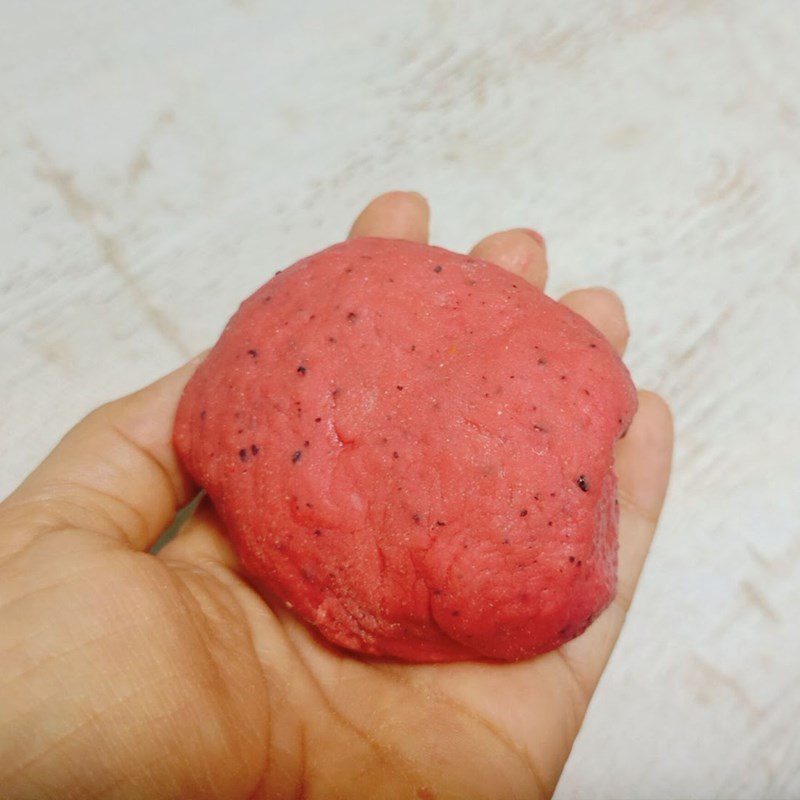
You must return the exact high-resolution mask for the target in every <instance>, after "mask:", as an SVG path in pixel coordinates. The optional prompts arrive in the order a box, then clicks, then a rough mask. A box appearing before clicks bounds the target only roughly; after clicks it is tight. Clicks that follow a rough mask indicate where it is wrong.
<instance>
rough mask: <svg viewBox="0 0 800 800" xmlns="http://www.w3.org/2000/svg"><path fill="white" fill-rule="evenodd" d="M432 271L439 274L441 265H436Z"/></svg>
mask: <svg viewBox="0 0 800 800" xmlns="http://www.w3.org/2000/svg"><path fill="white" fill-rule="evenodd" d="M433 271H434V272H441V271H442V265H441V264H437V265H436V266H435V267H434V268H433Z"/></svg>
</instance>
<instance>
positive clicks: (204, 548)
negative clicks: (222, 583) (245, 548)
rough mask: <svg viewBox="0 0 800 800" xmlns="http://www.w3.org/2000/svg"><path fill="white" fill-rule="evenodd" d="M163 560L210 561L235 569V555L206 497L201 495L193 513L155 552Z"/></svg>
mask: <svg viewBox="0 0 800 800" xmlns="http://www.w3.org/2000/svg"><path fill="white" fill-rule="evenodd" d="M158 556H159V558H163V559H165V560H166V561H182V562H184V563H189V564H198V563H203V562H209V561H210V562H214V563H216V564H222V565H223V566H225V567H228V568H229V569H237V568H238V566H239V559H238V558H237V557H236V553H235V552H234V550H233V546H232V545H231V543H230V541H229V540H228V539H227V538H226V537H225V535H224V533H223V527H222V523H221V522H220V520H219V517H218V516H217V513H216V511H215V510H214V506H213V505H212V504H211V501H210V500H209V499H208V497H204V498H203V500H202V501H201V502H200V505H199V506H198V507H197V509H196V510H195V512H194V514H192V516H191V517H190V518H189V519H188V520H187V521H186V523H185V524H184V525H183V527H181V529H180V530H179V531H178V532H177V534H176V535H175V537H174V538H173V539H172V540H171V541H170V542H168V543H167V544H166V545H164V547H163V548H162V549H161V550H160V551H159V553H158Z"/></svg>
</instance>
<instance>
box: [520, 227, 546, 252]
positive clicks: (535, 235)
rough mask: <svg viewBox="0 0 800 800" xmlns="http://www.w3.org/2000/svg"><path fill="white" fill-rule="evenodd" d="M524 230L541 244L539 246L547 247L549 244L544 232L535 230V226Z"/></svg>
mask: <svg viewBox="0 0 800 800" xmlns="http://www.w3.org/2000/svg"><path fill="white" fill-rule="evenodd" d="M522 230H523V231H525V233H527V234H528V236H530V237H531V238H532V239H534V240H535V241H536V243H537V244H538V245H539V247H541V248H545V247H547V245H546V244H545V242H544V236H542V234H541V233H539V231H535V230H533V228H523V229H522Z"/></svg>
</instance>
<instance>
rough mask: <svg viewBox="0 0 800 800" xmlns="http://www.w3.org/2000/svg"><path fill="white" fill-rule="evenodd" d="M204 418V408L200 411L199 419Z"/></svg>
mask: <svg viewBox="0 0 800 800" xmlns="http://www.w3.org/2000/svg"><path fill="white" fill-rule="evenodd" d="M205 418H206V410H205V409H203V410H202V411H201V412H200V419H205Z"/></svg>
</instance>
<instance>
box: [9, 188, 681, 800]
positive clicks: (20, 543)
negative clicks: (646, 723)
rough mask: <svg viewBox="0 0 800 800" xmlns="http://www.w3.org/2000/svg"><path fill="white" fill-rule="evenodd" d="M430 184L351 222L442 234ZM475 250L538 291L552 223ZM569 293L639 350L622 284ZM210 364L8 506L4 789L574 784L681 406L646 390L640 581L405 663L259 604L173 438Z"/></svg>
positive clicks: (637, 464)
mask: <svg viewBox="0 0 800 800" xmlns="http://www.w3.org/2000/svg"><path fill="white" fill-rule="evenodd" d="M427 228H428V209H427V205H426V203H425V201H424V200H423V199H422V198H421V197H420V196H419V195H416V194H410V193H397V192H395V193H390V194H388V195H383V196H381V197H379V198H377V199H376V200H374V201H373V202H372V203H370V205H369V206H368V207H367V208H366V209H365V210H364V211H363V212H362V214H361V215H360V216H359V217H358V219H357V220H356V223H355V225H354V226H353V230H352V232H351V235H353V236H364V235H370V236H386V237H394V238H407V239H410V240H413V241H422V242H424V241H427ZM472 252H473V254H474V255H476V256H478V257H480V258H484V259H486V260H489V261H493V262H495V263H498V264H500V265H501V266H503V267H505V268H506V269H509V270H511V271H514V272H516V273H517V274H519V275H520V276H521V277H524V278H526V279H527V280H530V281H531V282H532V283H534V284H536V285H537V286H539V287H543V286H544V282H545V277H546V272H547V266H546V258H545V252H544V248H543V246H542V243H541V242H540V240H538V239H537V237H536V236H535V235H533V234H532V232H530V231H526V230H522V229H516V230H512V231H505V232H502V233H498V234H493V235H491V236H489V237H487V238H485V239H483V240H481V241H480V242H479V243H478V244H477V245H476V247H475V248H474V249H473V251H472ZM562 302H563V303H565V304H566V305H568V306H569V307H570V308H571V309H573V310H574V311H576V312H577V313H579V314H582V315H583V316H584V317H586V318H587V319H588V320H589V321H590V322H591V323H592V324H593V325H595V327H597V328H598V329H599V330H600V331H601V332H602V333H603V334H604V335H605V336H606V338H607V339H608V340H609V341H610V342H611V343H612V344H613V345H614V346H615V347H616V349H617V350H618V351H619V352H622V350H623V349H624V346H625V342H626V339H627V326H626V323H625V317H624V312H623V310H622V306H621V304H620V302H619V300H618V299H617V298H616V296H615V295H613V294H612V293H610V292H608V291H606V290H600V289H588V290H581V291H577V292H572V293H570V294H569V295H567V296H566V297H564V298H562ZM197 363H198V361H197V360H195V361H194V362H192V363H190V364H188V365H186V366H185V367H183V368H181V369H179V370H178V371H176V372H174V373H172V374H171V375H168V376H167V377H166V378H163V379H162V380H160V381H158V382H157V383H155V384H153V385H151V386H150V387H147V388H146V389H143V390H141V391H140V392H137V393H136V394H133V395H131V396H129V397H126V398H123V399H121V400H118V401H115V402H113V403H110V404H108V405H106V406H103V407H101V408H100V409H98V410H96V411H94V412H92V413H91V414H90V415H89V416H88V417H87V418H86V419H85V420H83V421H82V422H81V423H79V424H78V425H77V426H76V427H75V428H74V429H73V430H72V431H71V432H70V433H68V434H67V436H66V437H65V438H64V440H63V441H62V442H61V443H60V444H59V445H58V446H57V448H56V449H55V450H54V451H53V453H52V454H51V455H50V456H49V458H48V459H47V460H45V462H44V463H43V464H42V465H41V466H39V467H38V468H37V469H36V470H35V471H34V472H33V474H32V475H31V476H30V477H29V478H28V479H27V480H26V481H25V482H24V483H23V484H22V485H21V486H20V487H19V488H18V489H17V490H16V491H15V492H14V493H13V494H12V495H11V496H10V497H9V498H8V499H7V500H6V501H4V502H3V503H2V505H0V663H2V665H3V668H2V670H1V671H0V697H1V698H2V702H1V705H0V796H2V797H3V798H9V799H11V798H30V797H37V798H50V797H53V798H55V797H58V798H95V797H114V798H128V797H130V798H138V797H148V798H175V797H186V798H225V799H226V800H237V798H243V799H244V798H267V797H275V798H285V797H298V796H300V797H305V798H332V797H342V798H351V797H352V798H358V797H376V798H384V797H385V798H406V797H409V798H423V800H424V799H425V798H429V799H430V798H437V800H442V799H443V798H526V799H527V798H536V797H546V796H548V795H549V794H551V793H552V791H553V789H554V787H555V784H556V781H557V780H558V776H559V774H560V772H561V769H562V767H563V764H564V761H565V760H566V757H567V755H568V754H569V751H570V748H571V746H572V742H573V741H574V738H575V736H576V735H577V732H578V729H579V727H580V724H581V721H582V719H583V716H584V713H585V711H586V707H587V705H588V702H589V700H590V698H591V695H592V692H593V691H594V688H595V686H596V684H597V681H598V679H599V677H600V674H601V673H602V670H603V667H604V666H605V663H606V661H607V659H608V657H609V655H610V653H611V649H612V648H613V645H614V642H615V641H616V638H617V636H618V634H619V631H620V628H621V626H622V623H623V621H624V618H625V614H626V612H627V609H628V606H629V604H630V601H631V598H632V595H633V591H634V588H635V585H636V581H637V579H638V576H639V573H640V571H641V568H642V564H643V562H644V559H645V556H646V554H647V550H648V547H649V544H650V541H651V539H652V536H653V533H654V531H655V525H656V521H657V518H658V514H659V511H660V509H661V504H662V502H663V497H664V493H665V490H666V485H667V478H668V474H669V466H670V457H671V450H672V426H671V419H670V414H669V410H668V408H667V406H666V405H665V404H664V402H663V401H662V400H660V399H659V398H658V397H657V396H656V395H653V394H651V393H648V392H641V393H640V395H639V410H638V412H637V414H636V417H635V419H634V421H633V424H632V425H631V427H630V430H629V432H628V435H627V436H626V437H625V438H624V439H623V440H621V441H620V442H619V443H618V444H617V447H616V453H615V457H616V469H617V473H618V476H619V500H620V511H621V513H620V530H619V539H620V552H619V586H618V590H617V595H616V597H615V600H614V601H613V602H612V604H611V605H610V606H609V607H608V608H607V609H606V611H605V612H603V614H602V615H601V616H600V617H599V618H598V619H597V620H596V621H595V623H594V624H593V625H591V626H590V628H589V629H588V630H587V631H586V632H585V633H584V634H583V635H582V636H580V637H578V638H577V639H574V640H572V641H570V642H568V643H567V644H565V645H563V646H562V647H561V648H559V649H558V650H555V651H552V652H550V653H547V654H546V655H544V656H540V657H538V658H535V659H532V660H529V661H524V662H519V663H516V664H507V665H496V664H479V663H461V664H446V665H441V664H440V665H401V664H389V663H381V662H372V661H364V660H360V659H358V658H354V657H352V656H351V655H348V654H345V653H344V652H341V651H337V650H335V649H332V648H330V647H327V646H325V645H323V644H322V643H321V642H320V641H319V640H318V639H317V638H315V636H314V635H313V634H311V633H310V632H309V630H308V629H307V628H306V627H305V626H304V625H302V624H301V623H299V622H298V621H297V620H296V619H295V618H294V617H293V616H292V615H291V614H290V613H288V612H286V611H284V610H282V609H281V608H280V607H279V606H278V605H272V604H270V603H269V602H268V601H265V600H264V599H263V598H262V597H261V596H259V595H258V594H256V593H255V592H254V591H253V589H252V588H251V587H250V586H249V584H248V583H247V582H246V581H245V579H244V578H243V577H242V575H241V574H240V571H239V567H238V563H237V560H236V558H235V556H234V554H233V552H232V550H231V548H230V546H229V544H228V542H227V540H226V538H225V536H224V532H223V530H222V529H221V526H220V524H219V522H218V520H217V519H216V517H215V515H214V513H213V510H212V509H211V508H210V507H209V506H207V505H201V507H200V509H199V510H198V512H197V513H196V514H195V515H194V517H193V518H192V519H191V520H190V522H189V523H187V524H186V525H185V526H184V528H183V529H182V530H181V532H180V533H179V535H178V536H177V537H176V538H175V539H174V540H173V541H172V542H171V543H170V544H168V545H167V546H166V547H165V548H164V549H163V550H161V551H160V552H159V554H158V555H151V554H149V553H148V552H147V550H148V549H149V547H150V546H151V545H152V544H153V543H154V542H155V541H156V540H157V539H158V537H159V536H160V534H161V533H162V532H163V530H164V529H165V528H166V526H167V525H168V524H169V523H170V521H171V520H172V517H173V516H174V513H175V510H176V508H179V507H180V506H182V505H184V504H185V503H186V502H187V501H188V500H189V499H190V498H191V497H192V496H193V494H194V493H195V491H196V487H194V486H192V484H191V482H190V481H189V479H188V477H187V475H186V474H185V473H184V472H183V471H182V469H181V467H180V465H179V463H178V460H177V458H176V456H175V453H174V451H173V449H172V445H171V433H172V423H173V419H174V416H175V410H176V407H177V403H178V399H179V397H180V393H181V391H182V389H183V386H184V385H185V383H186V381H187V380H188V378H189V376H190V375H191V374H192V372H193V370H194V368H195V367H196V365H197Z"/></svg>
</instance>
